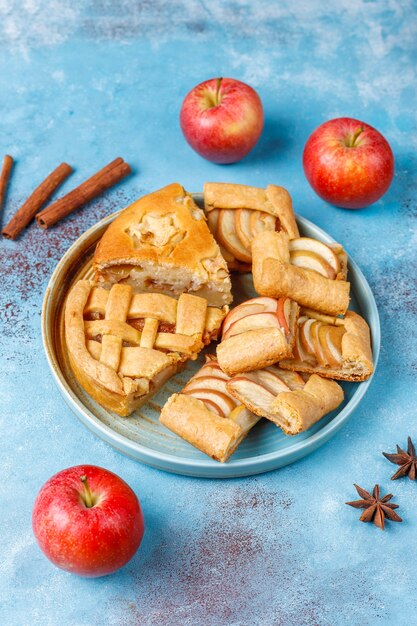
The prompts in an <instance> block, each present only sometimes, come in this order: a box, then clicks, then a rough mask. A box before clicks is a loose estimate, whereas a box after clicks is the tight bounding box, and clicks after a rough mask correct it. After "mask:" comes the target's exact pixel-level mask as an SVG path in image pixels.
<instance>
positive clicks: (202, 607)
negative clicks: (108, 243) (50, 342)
mask: <svg viewBox="0 0 417 626" xmlns="http://www.w3.org/2000/svg"><path fill="white" fill-rule="evenodd" d="M416 39H417V11H416V4H415V2H413V0H402V1H401V2H400V1H399V0H398V1H397V2H395V1H394V0H384V1H380V2H375V1H367V0H338V1H337V2H336V3H330V2H326V3H324V2H318V1H317V2H308V1H307V0H303V1H300V2H292V1H291V0H285V1H281V2H268V1H266V0H264V1H256V2H253V1H249V0H235V1H234V2H221V1H220V0H212V1H211V2H208V1H207V2H203V0H200V1H199V0H182V1H177V2H170V1H169V0H155V1H153V2H147V1H145V0H142V1H141V0H136V1H134V0H131V1H130V0H124V1H123V0H122V1H119V2H113V1H112V0H96V1H93V0H91V1H90V2H89V1H87V0H84V1H80V0H78V1H77V2H74V1H73V0H42V1H40V0H37V1H36V0H20V1H19V0H15V1H14V2H13V1H11V2H10V1H7V0H1V1H0V112H1V117H0V128H1V134H0V141H1V153H2V154H4V153H10V154H12V155H13V156H14V157H15V158H16V160H17V164H16V167H15V169H14V172H13V179H12V182H11V185H10V189H9V194H8V201H7V206H6V211H5V215H4V216H3V224H4V223H5V219H8V217H9V216H10V215H11V214H12V213H13V212H14V211H15V210H16V208H17V207H18V206H19V204H20V203H21V202H22V201H23V200H24V199H25V198H26V197H27V195H28V194H29V192H30V191H31V190H32V189H33V188H34V186H36V185H37V184H38V183H39V182H40V181H41V180H42V179H43V178H44V177H45V175H46V174H48V173H49V172H50V171H51V170H52V169H53V168H54V167H55V166H56V165H57V164H58V163H59V162H61V161H63V160H66V161H68V162H69V163H70V164H72V165H74V166H75V167H76V173H75V174H74V175H73V176H72V177H71V178H70V179H69V180H68V181H67V183H66V185H65V187H64V189H65V190H67V189H70V188H72V187H73V186H74V185H75V184H76V183H78V182H80V181H81V180H83V179H85V178H86V177H87V176H88V175H89V174H90V173H93V172H95V171H96V170H97V169H99V168H100V167H101V166H102V165H104V164H105V163H107V162H108V161H110V160H111V159H113V158H114V157H115V156H117V155H121V156H123V157H124V158H125V159H126V160H127V161H128V162H129V163H131V164H132V166H133V167H134V169H135V173H136V175H135V176H132V177H130V178H129V179H128V180H126V181H125V182H124V183H123V184H122V185H120V186H119V187H118V188H117V189H114V190H111V191H109V192H108V193H107V194H106V195H105V196H103V197H101V198H99V199H97V200H95V201H94V202H92V203H91V204H90V205H89V206H88V207H86V208H85V209H84V210H83V211H80V212H78V213H77V214H74V215H73V216H71V217H70V218H69V219H67V220H66V221H65V222H63V223H61V224H59V225H58V226H57V227H55V228H54V229H51V230H50V231H48V232H41V231H40V230H39V229H37V228H36V227H35V226H33V225H32V226H31V227H30V228H29V229H28V231H27V232H26V233H25V234H24V236H22V237H21V238H20V239H19V240H18V241H17V242H8V241H3V242H2V243H1V244H0V246H1V247H0V271H1V290H0V300H1V303H0V324H1V336H2V341H1V345H2V347H1V364H2V375H1V389H0V394H1V395H0V398H1V412H0V420H1V438H0V476H1V481H0V531H1V543H0V623H1V624H2V625H3V624H4V625H5V626H14V625H18V626H21V625H24V626H26V625H29V624H30V625H32V624H34V625H36V626H37V625H41V626H56V625H57V624H59V625H61V626H96V625H97V626H98V625H107V624H109V625H110V624H111V625H112V626H113V625H115V626H133V625H140V626H147V625H151V624H152V625H153V624H157V625H159V624H169V625H172V626H176V625H181V626H188V625H190V626H196V625H201V626H223V625H226V624H227V625H239V626H240V625H242V626H252V625H254V626H255V625H266V626H269V625H271V626H272V625H283V626H313V625H320V626H327V625H329V626H333V625H344V624H346V625H361V626H362V625H367V624H394V625H395V626H402V625H405V624H408V625H409V624H417V596H416V579H415V567H414V564H415V561H416V558H417V525H416V517H417V516H416V513H417V491H416V489H417V485H416V484H414V483H412V482H411V481H409V480H408V479H402V480H401V481H397V482H394V483H391V482H390V480H389V477H390V476H391V475H392V473H393V472H394V471H395V467H394V466H393V465H390V464H389V463H388V462H387V461H386V460H385V459H384V458H383V457H382V455H381V451H382V450H385V451H393V450H394V444H395V443H399V444H401V445H405V443H406V437H407V435H408V434H411V435H413V436H414V438H415V439H416V440H417V427H416V425H415V424H416V412H415V405H416V388H415V375H416V369H417V358H416V324H415V313H416V308H417V305H416V298H415V291H416V253H415V250H416V243H417V237H416V230H415V224H416V222H415V216H416V185H417V180H416V173H415V172H416V158H415V154H416V143H417V139H416V138H417V134H416V117H415V113H416V104H417V103H416V91H415V89H416V72H415V66H416V62H417V54H416ZM217 75H223V76H233V77H236V78H240V79H242V80H244V81H247V82H249V83H250V84H251V85H252V86H253V87H255V88H256V89H257V90H258V92H259V94H260V96H261V98H262V100H263V102H264V105H265V112H266V127H265V132H264V134H263V137H262V139H261V141H260V143H259V144H258V146H257V147H256V148H255V150H254V151H253V153H252V154H251V155H250V156H249V157H248V158H247V159H245V160H244V161H243V162H241V163H239V164H236V165H233V166H226V167H224V166H223V167H222V166H217V165H213V164H210V163H208V162H206V161H204V160H203V159H201V158H200V157H199V156H197V155H196V154H194V153H193V152H192V151H191V149H190V148H189V147H188V146H187V144H186V143H185V141H184V140H183V138H182V135H181V132H180V129H179V125H178V112H179V108H180V105H181V101H182V98H183V96H184V95H185V93H186V92H187V91H188V90H189V89H190V88H191V87H193V86H194V84H196V83H198V82H200V81H201V80H204V79H206V78H209V77H212V76H217ZM341 115H348V116H353V117H358V118H360V119H363V120H364V121H366V122H368V123H370V124H372V125H375V126H376V127H377V128H379V129H380V130H381V131H382V132H383V133H384V135H385V136H386V137H387V138H388V140H389V142H390V143H391V146H392V148H393V150H394V153H395V156H396V176H395V181H394V183H393V185H392V187H391V189H390V191H389V192H388V193H387V195H386V196H385V197H384V198H383V200H381V201H379V202H378V203H377V204H375V205H374V206H373V207H371V208H369V209H366V210H363V211H358V212H352V211H343V210H340V209H335V208H332V207H330V206H328V205H326V204H325V203H323V202H322V201H320V199H318V198H317V197H316V196H315V195H314V193H313V192H312V190H311V189H310V188H309V186H308V184H307V182H306V180H305V178H304V176H303V172H302V167H301V153H302V148H303V145H304V143H305V141H306V139H307V137H308V135H309V134H310V132H311V131H312V130H313V129H314V128H315V127H316V126H317V125H318V124H319V123H321V122H323V121H324V120H326V119H328V118H331V117H335V116H341ZM174 180H178V181H179V182H181V183H182V184H183V185H184V186H185V187H186V188H187V189H189V190H190V191H198V190H201V188H202V184H203V182H204V181H205V180H224V181H235V182H243V183H249V184H253V185H259V186H263V185H265V184H266V183H270V182H273V183H277V184H280V185H284V186H285V187H287V188H288V189H289V191H290V192H291V194H292V195H293V199H294V205H295V208H296V210H297V212H299V213H301V214H302V215H304V216H306V217H307V218H309V219H311V220H313V221H314V222H315V223H317V224H318V225H319V226H321V227H323V228H324V229H325V230H327V231H328V232H330V233H331V234H332V235H333V236H334V237H335V238H336V239H337V240H338V241H340V242H342V243H343V244H344V245H345V246H346V248H347V249H348V251H349V252H350V253H351V254H352V256H353V257H354V258H355V259H356V260H357V262H358V263H359V265H360V267H361V268H362V269H363V271H364V273H365V275H366V277H367V279H368V281H369V283H370V284H371V286H372V288H373V290H374V293H375V296H376V299H377V303H378V306H379V310H380V314H381V322H382V334H383V341H382V353H381V360H380V364H379V368H378V371H377V374H376V376H375V379H374V381H373V384H372V386H371V389H370V391H369V392H368V395H367V396H366V398H365V400H364V402H363V403H362V405H361V408H360V410H358V411H357V412H356V413H355V415H354V416H353V417H352V419H351V420H350V421H349V423H348V424H347V425H346V426H345V427H344V428H343V430H342V431H341V432H340V433H339V434H338V435H337V436H336V437H335V438H334V439H333V440H332V441H331V442H330V443H328V444H327V445H326V446H325V447H323V448H322V449H321V450H320V451H318V452H316V453H315V454H312V455H311V456H310V457H308V458H306V459H305V460H303V461H301V462H299V463H296V464H294V465H292V466H290V467H287V468H284V469H283V470H280V471H276V472H273V473H270V474H267V475H263V476H259V477H256V478H253V479H242V480H233V481H224V482H221V481H214V480H210V481H208V480H197V479H189V478H183V477H178V476H173V475H169V474H164V473H162V472H159V471H156V470H152V469H150V468H147V467H145V466H143V465H141V464H139V463H135V462H134V461H132V460H130V459H128V458H125V457H123V456H121V455H119V454H118V453H116V452H114V451H113V450H112V449H111V448H110V447H108V446H107V445H106V444H104V443H102V442H101V441H99V440H98V439H96V438H95V437H94V436H93V435H92V434H91V433H90V432H89V431H87V430H86V429H85V428H84V427H83V426H82V425H81V424H80V423H79V422H78V421H77V420H76V418H75V417H74V416H73V415H72V414H71V412H70V411H69V409H68V408H67V407H66V406H65V405H64V404H63V401H62V400H61V397H60V395H59V392H58V390H57V388H56V387H55V385H54V383H53V380H52V376H51V374H50V372H49V370H48V367H47V364H46V360H45V357H44V354H43V348H42V342H41V335H40V307H41V302H42V297H43V292H44V289H45V286H46V284H47V281H48V278H49V275H50V274H51V272H52V270H53V268H54V266H55V264H56V263H57V261H58V260H59V258H60V257H61V255H62V254H63V252H64V251H65V250H66V249H67V248H68V247H69V245H70V244H71V243H72V242H73V241H74V240H75V239H76V237H77V236H78V235H79V234H81V233H82V232H83V231H84V230H85V229H86V228H87V227H89V226H91V225H92V224H94V223H95V222H96V221H97V220H98V219H99V218H101V217H103V216H105V215H107V214H108V213H110V212H111V211H113V210H115V209H116V208H120V207H122V206H124V205H125V204H127V203H129V202H130V201H132V200H134V199H135V198H136V197H137V196H138V195H140V194H142V193H144V192H148V191H150V190H153V189H156V188H158V187H160V186H163V185H165V184H167V183H169V182H171V181H174ZM82 462H84V463H85V462H87V463H94V464H99V465H103V466H105V467H107V468H109V469H111V470H113V471H115V472H116V473H118V474H120V475H121V476H122V477H123V478H124V479H125V480H127V482H128V483H130V485H131V486H132V487H133V488H134V489H135V491H136V492H137V494H138V495H139V497H140V499H141V501H142V505H143V509H144V513H145V517H146V523H147V530H146V536H145V539H144V542H143V545H142V548H141V549H140V551H139V552H138V554H137V555H136V557H135V558H134V559H133V560H132V561H131V563H130V564H128V565H127V566H126V567H125V568H124V569H123V570H122V571H120V572H119V573H117V574H116V575H113V576H111V577H107V578H103V579H101V580H95V581H94V580H83V579H79V578H77V577H75V576H71V575H69V574H67V573H65V572H62V571H60V570H57V569H55V568H54V567H53V566H52V565H50V563H49V562H48V561H47V560H46V559H45V558H44V557H43V555H42V554H41V552H40V551H39V549H38V547H37V545H36V544H35V541H34V538H33V536H32V532H31V525H30V518H31V509H32V505H33V501H34V498H35V496H36V493H37V491H38V489H39V488H40V486H41V485H42V484H43V483H44V482H45V481H46V480H47V479H48V478H49V476H50V475H51V474H53V473H55V472H57V471H59V470H60V469H62V468H64V467H68V466H71V465H75V464H78V463H82ZM353 482H357V483H359V484H360V485H361V486H363V487H365V488H368V489H370V488H372V486H373V485H374V483H375V482H379V483H380V484H381V486H382V489H383V490H384V491H388V490H389V491H391V490H392V491H394V493H395V500H394V501H396V502H397V503H398V504H399V505H400V509H399V513H400V514H401V515H402V517H403V518H404V522H403V524H388V527H387V529H386V531H385V532H384V533H382V532H381V531H379V530H378V529H377V528H375V527H374V526H372V525H369V524H360V523H358V521H357V518H358V517H359V511H355V510H353V509H351V508H349V507H347V506H345V504H344V502H345V501H346V500H350V499H354V497H355V492H354V489H353V486H352V483H353Z"/></svg>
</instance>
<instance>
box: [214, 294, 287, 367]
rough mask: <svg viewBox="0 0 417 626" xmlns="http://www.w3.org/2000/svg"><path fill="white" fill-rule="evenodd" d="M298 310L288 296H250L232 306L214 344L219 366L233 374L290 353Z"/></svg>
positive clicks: (264, 364) (270, 362)
mask: <svg viewBox="0 0 417 626" xmlns="http://www.w3.org/2000/svg"><path fill="white" fill-rule="evenodd" d="M298 313H299V306H298V304H297V303H296V302H293V301H292V300H290V299H289V298H279V299H278V300H277V299H275V298H268V297H261V298H253V299H251V300H247V301H246V302H243V303H242V304H239V305H238V306H237V307H235V308H234V309H232V310H231V311H230V313H228V315H227V316H226V318H225V320H224V322H223V327H222V341H221V343H220V344H219V345H218V346H217V358H218V361H219V365H220V367H221V368H222V370H223V371H224V372H226V373H227V374H228V375H229V376H233V375H235V374H237V373H239V372H247V371H250V370H254V369H260V368H263V367H267V366H268V365H272V364H273V363H276V362H277V361H279V360H280V359H283V358H286V357H288V356H292V353H293V352H292V350H293V346H294V342H295V331H296V325H297V318H298Z"/></svg>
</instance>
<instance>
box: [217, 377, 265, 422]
mask: <svg viewBox="0 0 417 626" xmlns="http://www.w3.org/2000/svg"><path fill="white" fill-rule="evenodd" d="M228 387H229V389H230V390H231V391H232V392H233V393H234V394H236V397H238V398H239V400H241V401H242V402H243V398H244V399H245V404H246V403H247V404H246V406H247V407H248V408H250V410H251V411H253V412H254V413H256V414H257V415H265V414H268V413H269V411H270V407H271V404H272V402H273V401H274V400H275V395H274V394H273V393H272V392H271V391H269V390H268V389H266V388H265V387H264V386H263V385H261V384H260V383H259V382H256V381H255V380H252V379H250V378H248V377H247V376H235V377H234V378H233V379H232V380H231V381H230V383H228Z"/></svg>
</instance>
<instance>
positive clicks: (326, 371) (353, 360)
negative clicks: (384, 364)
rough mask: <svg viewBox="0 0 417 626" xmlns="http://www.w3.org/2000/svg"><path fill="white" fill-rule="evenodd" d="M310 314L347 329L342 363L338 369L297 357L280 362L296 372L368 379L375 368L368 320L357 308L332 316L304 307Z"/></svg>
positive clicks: (359, 379)
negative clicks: (343, 314)
mask: <svg viewBox="0 0 417 626" xmlns="http://www.w3.org/2000/svg"><path fill="white" fill-rule="evenodd" d="M301 312H302V314H303V315H308V316H309V317H312V318H314V319H318V320H319V321H322V322H324V323H328V324H335V325H337V326H343V327H344V328H345V331H346V332H345V334H344V335H343V337H342V364H341V366H340V367H339V368H334V367H333V368H331V367H323V366H319V365H311V364H309V363H306V362H302V361H298V360H296V359H284V360H282V361H280V364H279V365H280V367H282V368H284V369H287V370H292V371H296V372H306V373H310V374H312V373H316V374H320V376H323V377H325V378H334V379H336V380H348V381H351V382H355V381H363V380H367V379H368V378H369V377H370V376H371V374H372V373H373V371H374V366H373V359H372V348H371V334H370V330H369V326H368V324H367V323H366V321H365V320H364V319H363V318H362V317H361V316H360V315H358V313H355V312H354V311H347V312H346V315H345V317H344V318H332V317H327V316H323V315H321V314H320V313H319V314H316V313H315V312H314V311H309V310H308V309H307V310H306V309H301Z"/></svg>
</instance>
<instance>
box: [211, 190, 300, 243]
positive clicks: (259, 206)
mask: <svg viewBox="0 0 417 626" xmlns="http://www.w3.org/2000/svg"><path fill="white" fill-rule="evenodd" d="M204 208H205V210H206V211H207V212H208V211H213V210H214V209H252V210H254V211H263V212H265V213H269V214H270V215H275V216H276V217H278V218H279V220H280V222H281V226H282V228H284V229H285V230H286V232H287V233H288V234H289V236H290V238H291V239H293V238H294V237H299V231H298V227H297V222H296V220H295V216H294V211H293V207H292V200H291V196H290V194H289V193H288V191H287V190H286V189H284V187H279V186H278V185H268V186H267V187H266V189H260V188H258V187H251V186H249V185H239V184H235V183H205V185H204Z"/></svg>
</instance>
